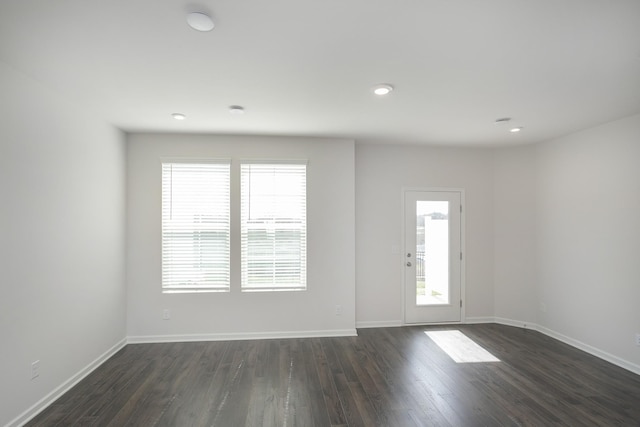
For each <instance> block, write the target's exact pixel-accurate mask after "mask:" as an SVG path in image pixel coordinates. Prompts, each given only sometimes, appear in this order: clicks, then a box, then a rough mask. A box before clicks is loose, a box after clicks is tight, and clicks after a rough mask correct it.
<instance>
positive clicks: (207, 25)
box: [187, 12, 214, 31]
mask: <svg viewBox="0 0 640 427" xmlns="http://www.w3.org/2000/svg"><path fill="white" fill-rule="evenodd" d="M187 24H189V26H190V27H191V28H193V29H194V30H196V31H211V30H213V27H214V24H213V20H212V19H211V18H210V17H209V16H208V15H205V14H204V13H200V12H191V13H190V14H188V15H187Z"/></svg>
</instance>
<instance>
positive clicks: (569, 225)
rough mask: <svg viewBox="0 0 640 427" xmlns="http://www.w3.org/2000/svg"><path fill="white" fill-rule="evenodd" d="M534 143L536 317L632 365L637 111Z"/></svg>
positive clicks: (639, 152)
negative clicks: (540, 307) (535, 183)
mask: <svg viewBox="0 0 640 427" xmlns="http://www.w3.org/2000/svg"><path fill="white" fill-rule="evenodd" d="M536 148H537V159H536V162H537V215H536V223H537V225H536V230H537V233H536V234H537V241H536V247H537V249H536V253H537V272H538V278H537V280H538V295H539V304H540V305H541V306H542V307H544V308H545V310H544V311H542V310H541V311H540V312H539V324H540V325H541V326H542V327H546V328H548V329H550V330H552V331H555V332H557V333H559V334H563V335H565V336H568V337H570V338H572V339H574V340H577V341H579V342H581V343H584V344H586V345H589V346H592V347H595V348H597V349H600V350H602V351H604V352H606V353H609V354H611V355H613V356H615V357H618V358H621V359H623V360H626V361H628V362H631V363H634V364H635V365H636V366H638V365H640V347H639V346H637V345H636V344H635V342H634V338H635V334H636V333H638V332H640V309H638V302H639V301H640V286H639V284H638V283H639V282H638V280H639V279H638V278H640V262H638V254H640V226H639V225H638V224H639V222H638V219H639V218H640V167H638V161H639V159H640V115H636V116H633V117H629V118H626V119H622V120H618V121H615V122H611V123H608V124H605V125H602V126H598V127H595V128H592V129H589V130H585V131H583V132H579V133H576V134H572V135H569V136H567V137H564V138H560V139H557V140H554V141H549V142H548V143H544V144H541V145H539V146H537V147H536Z"/></svg>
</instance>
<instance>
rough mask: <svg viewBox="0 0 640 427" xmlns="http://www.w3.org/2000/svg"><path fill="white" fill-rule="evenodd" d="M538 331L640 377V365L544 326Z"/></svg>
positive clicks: (538, 327) (538, 328)
mask: <svg viewBox="0 0 640 427" xmlns="http://www.w3.org/2000/svg"><path fill="white" fill-rule="evenodd" d="M537 331H538V332H540V333H543V334H545V335H548V336H550V337H551V338H555V339H557V340H558V341H562V342H563V343H565V344H569V345H570V346H573V347H576V348H578V349H580V350H582V351H585V352H587V353H589V354H591V355H593V356H596V357H599V358H600V359H603V360H606V361H607V362H609V363H613V364H614V365H616V366H619V367H621V368H624V369H626V370H628V371H631V372H633V373H634V374H637V375H640V365H636V364H635V363H631V362H629V361H627V360H624V359H621V358H619V357H618V356H614V355H613V354H610V353H607V352H606V351H603V350H600V349H599V348H596V347H593V346H590V345H589V344H585V343H583V342H581V341H578V340H575V339H573V338H570V337H567V336H565V335H562V334H560V333H558V332H555V331H552V330H551V329H547V328H545V327H542V326H537Z"/></svg>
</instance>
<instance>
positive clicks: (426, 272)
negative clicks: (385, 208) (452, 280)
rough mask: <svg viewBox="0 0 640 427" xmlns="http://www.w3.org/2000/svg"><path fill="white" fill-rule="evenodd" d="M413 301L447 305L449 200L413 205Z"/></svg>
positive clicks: (423, 303)
mask: <svg viewBox="0 0 640 427" xmlns="http://www.w3.org/2000/svg"><path fill="white" fill-rule="evenodd" d="M416 215H417V216H416V260H415V261H416V304H417V305H441V304H449V202H435V201H418V203H417V204H416Z"/></svg>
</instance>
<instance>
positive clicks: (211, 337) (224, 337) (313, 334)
mask: <svg viewBox="0 0 640 427" xmlns="http://www.w3.org/2000/svg"><path fill="white" fill-rule="evenodd" d="M355 336H358V331H356V330H355V329H332V330H326V331H288V332H236V333H218V334H183V335H146V336H133V337H128V338H127V343H128V344H143V343H144V344H146V343H163V342H195V341H239V340H268V339H287V338H323V337H355Z"/></svg>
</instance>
